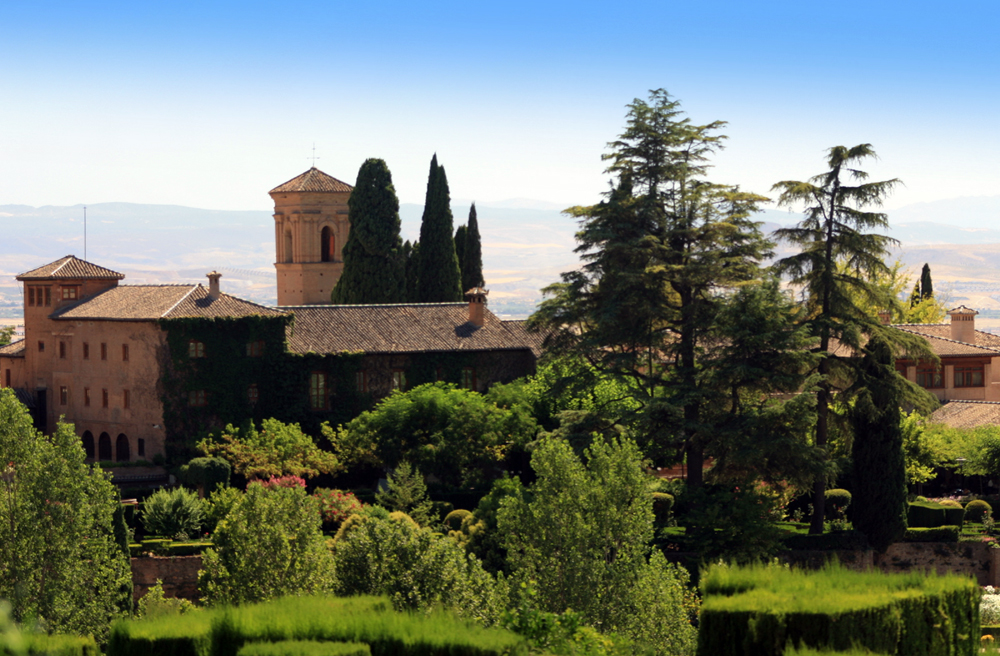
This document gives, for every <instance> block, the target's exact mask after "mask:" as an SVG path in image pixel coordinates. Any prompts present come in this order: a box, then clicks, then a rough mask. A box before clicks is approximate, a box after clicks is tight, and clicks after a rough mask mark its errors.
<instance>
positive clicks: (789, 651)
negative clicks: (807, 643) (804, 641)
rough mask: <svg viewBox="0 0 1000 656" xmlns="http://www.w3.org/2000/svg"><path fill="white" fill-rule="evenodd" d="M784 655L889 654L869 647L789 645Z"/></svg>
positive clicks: (843, 655)
mask: <svg viewBox="0 0 1000 656" xmlns="http://www.w3.org/2000/svg"><path fill="white" fill-rule="evenodd" d="M783 656H888V654H876V653H874V652H870V651H868V650H867V649H810V648H809V647H803V648H801V649H796V648H794V647H789V648H788V649H786V650H785V652H784V654H783Z"/></svg>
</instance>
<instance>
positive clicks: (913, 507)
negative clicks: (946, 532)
mask: <svg viewBox="0 0 1000 656" xmlns="http://www.w3.org/2000/svg"><path fill="white" fill-rule="evenodd" d="M964 521H965V509H963V508H949V507H947V506H943V505H941V504H940V503H934V502H933V501H914V502H913V503H910V504H908V507H907V512H906V523H907V525H908V526H911V527H916V528H934V527H937V526H961V525H962V523H963V522H964Z"/></svg>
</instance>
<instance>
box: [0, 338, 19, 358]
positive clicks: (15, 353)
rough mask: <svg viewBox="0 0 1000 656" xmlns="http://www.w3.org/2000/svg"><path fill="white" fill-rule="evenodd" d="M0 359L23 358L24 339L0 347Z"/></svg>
mask: <svg viewBox="0 0 1000 656" xmlns="http://www.w3.org/2000/svg"><path fill="white" fill-rule="evenodd" d="M0 357H4V358H23V357H24V339H19V340H17V341H14V342H11V343H10V344H5V345H3V346H0Z"/></svg>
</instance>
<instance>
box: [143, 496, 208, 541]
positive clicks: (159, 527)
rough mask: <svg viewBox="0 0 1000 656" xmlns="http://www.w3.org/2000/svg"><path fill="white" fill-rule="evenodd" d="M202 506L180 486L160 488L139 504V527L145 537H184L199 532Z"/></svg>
mask: <svg viewBox="0 0 1000 656" xmlns="http://www.w3.org/2000/svg"><path fill="white" fill-rule="evenodd" d="M203 513H204V504H203V502H202V500H201V499H199V498H198V495H197V494H195V493H194V492H192V491H191V490H188V489H186V488H183V487H175V488H174V489H172V490H167V489H163V488H161V489H159V490H157V491H156V492H154V493H153V494H152V495H151V496H150V497H149V498H148V499H146V500H145V501H144V502H143V504H142V524H143V526H145V527H146V534H147V535H160V536H163V537H167V538H176V537H181V538H186V537H188V536H192V535H197V534H198V531H199V530H200V529H201V522H202V517H203Z"/></svg>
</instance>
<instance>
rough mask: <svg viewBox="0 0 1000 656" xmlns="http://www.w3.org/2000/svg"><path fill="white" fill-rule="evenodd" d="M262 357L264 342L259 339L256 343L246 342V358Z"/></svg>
mask: <svg viewBox="0 0 1000 656" xmlns="http://www.w3.org/2000/svg"><path fill="white" fill-rule="evenodd" d="M262 355H264V340H262V339H259V340H257V341H256V342H247V357H250V358H259V357H261V356H262Z"/></svg>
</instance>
